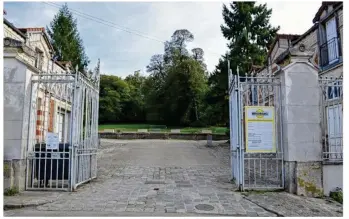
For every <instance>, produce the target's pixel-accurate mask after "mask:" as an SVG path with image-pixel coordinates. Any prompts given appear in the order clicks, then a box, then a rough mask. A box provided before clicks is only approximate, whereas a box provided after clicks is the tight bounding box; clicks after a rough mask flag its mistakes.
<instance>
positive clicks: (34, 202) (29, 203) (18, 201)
mask: <svg viewBox="0 0 349 219" xmlns="http://www.w3.org/2000/svg"><path fill="white" fill-rule="evenodd" d="M43 196H44V195H43ZM60 196H61V194H51V195H49V196H46V197H45V196H44V197H42V196H41V197H40V196H39V197H38V196H36V195H35V196H33V195H30V194H29V195H26V194H23V193H22V194H20V195H16V196H4V199H3V200H4V205H3V209H4V210H9V209H18V208H27V207H36V206H39V205H44V204H47V203H52V202H54V201H56V200H58V198H59V197H60ZM23 199H24V200H23Z"/></svg>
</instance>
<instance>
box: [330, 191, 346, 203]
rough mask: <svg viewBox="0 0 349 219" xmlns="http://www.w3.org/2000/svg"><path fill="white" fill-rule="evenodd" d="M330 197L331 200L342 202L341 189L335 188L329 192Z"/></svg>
mask: <svg viewBox="0 0 349 219" xmlns="http://www.w3.org/2000/svg"><path fill="white" fill-rule="evenodd" d="M330 197H331V198H332V199H333V200H335V201H337V202H339V203H341V204H343V191H342V189H340V188H336V190H335V191H332V192H330Z"/></svg>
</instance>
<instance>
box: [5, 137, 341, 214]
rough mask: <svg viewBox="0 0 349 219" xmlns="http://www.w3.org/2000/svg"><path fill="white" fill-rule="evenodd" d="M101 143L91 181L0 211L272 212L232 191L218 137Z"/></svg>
mask: <svg viewBox="0 0 349 219" xmlns="http://www.w3.org/2000/svg"><path fill="white" fill-rule="evenodd" d="M101 143H102V145H101V150H100V151H99V154H98V178H97V179H96V180H94V181H93V182H91V183H88V184H85V185H83V186H81V187H80V188H78V191H77V192H73V193H68V192H65V193H61V195H60V196H59V198H57V199H56V200H55V201H53V202H51V203H47V204H44V205H40V206H37V207H34V208H24V209H17V210H9V211H5V215H6V216H27V215H30V216H56V215H64V216H86V215H89V216H90V215H96V216H98V215H101V216H174V215H177V214H178V216H182V215H185V216H195V215H196V216H197V215H198V214H200V215H203V216H212V215H222V216H228V215H231V216H277V212H275V211H274V210H273V209H268V208H265V207H264V206H263V204H265V202H263V201H261V200H264V199H259V202H258V201H253V200H254V199H258V197H254V199H253V200H252V198H251V197H253V196H250V197H249V198H250V199H251V200H248V199H246V197H245V196H244V195H243V194H241V193H239V192H236V187H235V186H234V185H233V184H232V183H231V182H230V181H229V179H230V168H229V149H228V147H227V146H222V145H221V146H217V145H218V144H221V143H223V142H215V143H214V147H206V145H205V143H206V142H205V141H178V140H132V141H126V140H102V142H101ZM247 198H248V197H247ZM288 198H289V197H288ZM5 202H6V200H5ZM200 207H201V208H200ZM88 212H90V213H88ZM318 213H319V212H317V214H318ZM320 213H321V212H320ZM333 216H336V215H333Z"/></svg>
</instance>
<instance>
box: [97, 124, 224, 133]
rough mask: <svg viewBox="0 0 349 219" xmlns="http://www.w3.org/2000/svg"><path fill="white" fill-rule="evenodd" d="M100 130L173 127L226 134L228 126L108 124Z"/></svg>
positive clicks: (166, 129)
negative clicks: (194, 126)
mask: <svg viewBox="0 0 349 219" xmlns="http://www.w3.org/2000/svg"><path fill="white" fill-rule="evenodd" d="M98 129H99V130H101V131H102V130H104V129H115V130H120V131H137V130H138V129H148V130H157V131H161V132H170V131H171V129H180V130H181V133H201V130H212V133H215V134H225V132H226V131H227V128H226V127H215V126H211V127H206V128H193V127H166V126H164V125H151V124H108V125H99V127H98Z"/></svg>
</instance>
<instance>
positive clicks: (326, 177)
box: [322, 164, 343, 196]
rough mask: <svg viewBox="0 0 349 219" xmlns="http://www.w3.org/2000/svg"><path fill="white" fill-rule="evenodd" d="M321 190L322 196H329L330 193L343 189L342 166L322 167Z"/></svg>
mask: <svg viewBox="0 0 349 219" xmlns="http://www.w3.org/2000/svg"><path fill="white" fill-rule="evenodd" d="M322 171H323V188H324V194H325V195H327V196H328V195H329V194H330V192H331V191H333V190H334V189H336V187H339V188H341V189H343V165H328V164H326V165H323V166H322Z"/></svg>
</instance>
